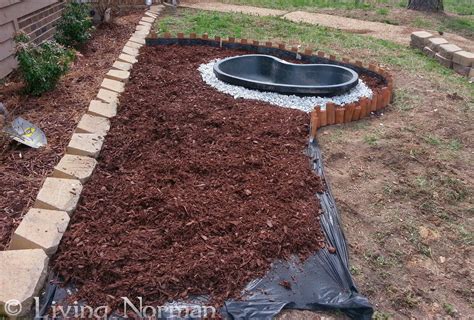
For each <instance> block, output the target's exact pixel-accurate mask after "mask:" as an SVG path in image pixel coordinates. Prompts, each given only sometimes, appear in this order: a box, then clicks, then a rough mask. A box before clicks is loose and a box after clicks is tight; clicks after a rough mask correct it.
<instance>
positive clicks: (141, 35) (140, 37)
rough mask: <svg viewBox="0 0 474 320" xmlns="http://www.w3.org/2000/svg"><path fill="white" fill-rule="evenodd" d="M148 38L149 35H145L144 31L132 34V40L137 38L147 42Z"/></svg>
mask: <svg viewBox="0 0 474 320" xmlns="http://www.w3.org/2000/svg"><path fill="white" fill-rule="evenodd" d="M146 36H147V33H143V32H142V31H135V32H134V33H132V36H131V38H137V39H143V40H145V38H146Z"/></svg>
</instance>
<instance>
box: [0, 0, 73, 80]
mask: <svg viewBox="0 0 474 320" xmlns="http://www.w3.org/2000/svg"><path fill="white" fill-rule="evenodd" d="M63 7H64V1H63V0H3V1H0V78H3V77H5V76H6V75H8V74H9V73H10V72H11V71H12V70H13V69H14V68H15V66H16V61H15V58H14V50H15V42H14V41H13V37H14V35H15V33H17V32H19V31H23V32H25V33H26V34H28V35H29V36H30V38H31V39H32V41H33V42H35V43H41V42H43V41H45V40H48V39H51V38H52V37H53V34H54V31H55V23H56V21H57V20H58V19H59V18H60V17H61V13H62V9H63Z"/></svg>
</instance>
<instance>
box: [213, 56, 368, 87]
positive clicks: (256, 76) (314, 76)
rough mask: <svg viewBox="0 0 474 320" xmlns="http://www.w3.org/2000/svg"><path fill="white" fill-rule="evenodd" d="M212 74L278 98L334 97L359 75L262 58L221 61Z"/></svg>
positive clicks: (338, 68)
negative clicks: (269, 93)
mask: <svg viewBox="0 0 474 320" xmlns="http://www.w3.org/2000/svg"><path fill="white" fill-rule="evenodd" d="M214 74H215V75H216V77H217V78H218V79H219V80H221V81H224V82H227V83H230V84H233V85H236V86H242V87H245V88H249V89H256V90H260V91H271V92H278V93H281V94H295V95H302V96H305V95H316V96H334V95H340V94H342V93H344V92H347V91H349V90H350V89H352V88H354V87H355V86H356V85H357V83H358V80H359V75H358V74H357V72H355V71H353V70H352V69H349V68H346V67H343V66H338V65H334V64H295V63H290V62H287V61H284V60H281V59H278V58H275V57H273V56H269V55H264V54H247V55H242V56H235V57H229V58H226V59H222V60H220V61H218V62H217V63H215V64H214Z"/></svg>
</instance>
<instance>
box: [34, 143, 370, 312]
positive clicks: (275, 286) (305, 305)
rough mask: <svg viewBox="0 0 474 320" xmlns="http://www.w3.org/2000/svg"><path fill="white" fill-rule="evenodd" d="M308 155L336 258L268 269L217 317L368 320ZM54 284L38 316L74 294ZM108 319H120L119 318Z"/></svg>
mask: <svg viewBox="0 0 474 320" xmlns="http://www.w3.org/2000/svg"><path fill="white" fill-rule="evenodd" d="M307 155H308V156H309V157H310V159H311V165H312V168H313V170H315V172H316V173H317V174H318V175H319V176H320V177H321V179H322V180H323V183H324V185H325V192H324V193H321V194H317V197H318V199H319V201H320V203H321V209H322V214H321V217H320V222H321V227H322V229H323V231H324V234H325V236H326V241H327V243H328V244H329V245H331V246H333V247H334V248H336V252H335V253H329V252H328V250H327V248H324V249H321V250H319V251H318V252H316V253H315V254H314V255H313V256H311V257H309V258H308V259H307V260H306V261H305V262H304V263H301V262H300V261H299V260H297V259H296V258H295V259H294V260H293V261H277V262H275V263H273V265H272V267H271V270H270V271H269V272H268V274H267V275H266V276H265V277H263V278H261V279H256V280H254V281H252V282H251V283H250V284H249V285H248V286H247V287H246V288H245V292H246V293H245V295H244V297H243V299H242V300H235V301H234V300H233V301H227V302H226V303H225V304H224V307H223V308H222V309H221V310H220V311H221V313H222V315H223V316H224V317H226V318H228V319H271V318H273V317H274V316H276V315H277V314H278V313H280V312H281V311H282V310H283V309H300V310H314V311H335V310H339V311H342V312H344V313H345V314H346V315H348V316H349V317H351V318H353V319H371V318H372V314H373V308H372V305H371V304H370V303H369V301H368V300H367V298H365V297H364V296H362V295H360V294H359V293H358V291H357V288H356V286H355V284H354V282H353V280H352V277H351V274H350V271H349V257H348V252H347V245H346V238H345V236H344V233H343V231H342V226H341V222H340V219H339V213H338V211H337V208H336V204H335V202H334V197H333V196H332V193H331V188H330V186H329V184H328V183H327V180H326V177H325V175H324V169H323V161H322V157H321V151H320V149H319V146H318V144H317V142H316V140H314V141H312V142H310V143H309V146H308V150H307ZM57 280H58V279H54V277H53V276H52V275H50V279H49V281H48V285H47V287H46V289H45V291H44V292H43V296H42V298H41V300H40V302H41V307H40V310H41V311H40V315H44V314H45V313H47V311H48V309H49V306H50V305H51V302H52V301H55V302H56V303H57V304H58V303H59V304H64V303H65V301H66V299H67V298H68V296H70V295H71V294H72V293H73V292H74V288H73V287H68V288H63V287H59V286H58V285H56V284H55V283H58V282H59V281H57ZM282 281H287V282H288V283H289V284H290V285H291V288H290V289H289V288H286V287H285V286H282V285H281V282H282ZM201 302H202V304H201V305H205V300H201ZM179 305H180V306H186V307H187V308H198V305H199V303H198V301H193V302H187V303H179ZM110 318H113V319H121V317H119V316H111V317H110ZM170 318H174V319H175V316H173V315H169V316H166V315H165V314H162V319H170ZM188 319H189V318H188Z"/></svg>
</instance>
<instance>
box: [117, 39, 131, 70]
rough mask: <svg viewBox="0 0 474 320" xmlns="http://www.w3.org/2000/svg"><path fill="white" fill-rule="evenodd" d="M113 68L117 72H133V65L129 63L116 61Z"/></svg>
mask: <svg viewBox="0 0 474 320" xmlns="http://www.w3.org/2000/svg"><path fill="white" fill-rule="evenodd" d="M127 43H128V42H127ZM112 67H113V68H115V69H117V70H123V71H130V70H132V67H133V65H132V64H131V63H128V62H123V61H115V62H114V64H113V65H112Z"/></svg>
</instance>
